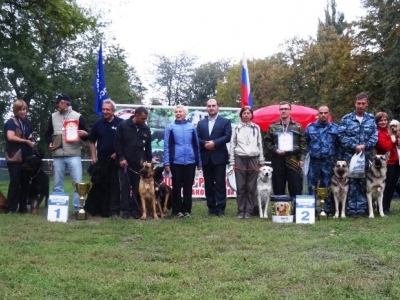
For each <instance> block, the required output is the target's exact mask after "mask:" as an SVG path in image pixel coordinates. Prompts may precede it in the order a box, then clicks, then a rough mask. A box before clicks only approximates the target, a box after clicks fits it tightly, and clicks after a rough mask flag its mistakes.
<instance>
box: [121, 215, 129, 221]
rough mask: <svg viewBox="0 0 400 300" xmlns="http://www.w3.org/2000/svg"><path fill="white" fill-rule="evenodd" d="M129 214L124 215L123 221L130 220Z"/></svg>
mask: <svg viewBox="0 0 400 300" xmlns="http://www.w3.org/2000/svg"><path fill="white" fill-rule="evenodd" d="M129 217H130V216H129V214H123V215H122V216H121V218H122V219H125V220H127V219H129Z"/></svg>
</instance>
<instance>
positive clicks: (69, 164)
mask: <svg viewBox="0 0 400 300" xmlns="http://www.w3.org/2000/svg"><path fill="white" fill-rule="evenodd" d="M53 170H54V191H55V192H64V175H65V171H68V172H69V175H70V176H71V181H72V182H76V183H80V182H82V161H81V157H80V156H61V157H53ZM73 204H74V209H75V210H79V208H80V207H81V203H80V202H79V195H78V193H76V192H74V194H73Z"/></svg>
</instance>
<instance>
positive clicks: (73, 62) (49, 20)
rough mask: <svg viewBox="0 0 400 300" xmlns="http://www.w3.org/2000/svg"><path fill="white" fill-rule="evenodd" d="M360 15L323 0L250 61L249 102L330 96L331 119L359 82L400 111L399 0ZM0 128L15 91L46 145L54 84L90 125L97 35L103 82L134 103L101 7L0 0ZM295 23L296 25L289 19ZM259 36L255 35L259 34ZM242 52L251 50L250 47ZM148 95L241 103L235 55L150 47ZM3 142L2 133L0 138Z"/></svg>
mask: <svg viewBox="0 0 400 300" xmlns="http://www.w3.org/2000/svg"><path fill="white" fill-rule="evenodd" d="M361 3H362V5H363V6H364V7H365V9H366V15H365V16H363V17H361V18H360V19H359V20H357V21H354V22H351V23H349V22H346V21H345V16H344V14H343V13H341V12H339V11H338V9H337V5H336V2H335V0H329V1H328V2H327V6H326V8H325V18H324V19H323V20H319V25H318V28H317V32H316V37H315V38H312V37H309V38H297V37H296V38H293V39H291V40H287V41H285V43H284V45H282V47H281V49H282V50H281V51H280V52H278V53H276V54H274V55H271V56H267V57H265V58H262V59H253V60H251V61H248V67H249V73H250V82H251V88H252V94H253V103H254V109H257V108H260V107H263V106H267V105H270V104H276V103H277V102H279V101H282V100H289V101H291V102H292V103H297V104H300V105H306V106H310V107H318V106H319V105H323V104H324V105H328V106H329V107H330V108H331V111H332V112H333V117H334V120H335V121H339V120H340V117H341V116H343V115H344V114H345V113H347V112H349V111H350V110H352V108H353V99H354V96H355V95H356V94H357V93H359V92H366V93H368V94H369V95H370V111H379V110H382V111H385V112H387V113H389V115H390V116H391V117H394V118H397V117H398V115H399V113H400V105H399V102H398V99H400V98H399V97H400V84H399V81H400V53H399V52H400V47H399V46H400V45H399V43H400V29H399V28H400V27H399V21H398V20H400V16H399V15H400V1H398V0H385V1H376V0H362V1H361ZM0 4H1V11H0V43H1V45H2V47H1V48H0V66H1V71H0V87H1V93H0V113H1V114H2V116H3V118H1V119H0V125H1V127H0V130H2V131H3V127H4V119H7V117H8V116H9V112H10V107H11V105H12V102H13V101H14V100H15V98H16V97H18V98H22V99H24V100H25V101H26V102H27V104H28V106H29V115H30V118H31V119H32V121H33V125H34V132H35V139H36V141H37V142H38V145H39V149H40V150H42V151H43V152H46V151H47V146H46V145H45V141H44V132H45V130H46V128H47V119H48V117H49V115H50V113H51V112H53V111H54V107H53V105H52V104H51V102H50V99H52V98H53V97H54V96H55V94H56V93H57V92H59V91H65V92H67V93H68V94H69V95H70V97H71V99H72V101H73V102H72V106H73V108H74V109H75V110H77V111H79V112H80V113H82V114H83V115H84V116H85V118H86V119H87V121H88V124H89V125H91V124H92V123H93V122H94V121H95V120H96V119H97V118H98V117H97V116H96V115H95V114H94V112H93V105H94V103H93V101H94V100H93V99H94V91H93V88H92V87H93V80H94V72H95V69H96V63H97V51H98V48H99V45H100V43H101V42H102V41H103V48H106V49H107V51H106V55H105V56H104V57H103V62H104V68H105V72H106V80H107V91H108V94H109V95H110V97H111V98H112V99H113V100H115V101H116V102H118V103H131V104H132V103H135V104H139V103H141V102H142V100H143V99H144V96H145V95H146V93H148V92H149V91H147V89H146V88H145V87H144V85H143V83H142V81H141V79H140V77H139V76H138V75H137V73H136V70H135V68H134V67H133V66H130V65H129V64H128V63H127V54H126V52H125V50H124V49H122V48H121V47H120V46H119V45H118V44H117V43H115V42H114V41H113V40H111V42H110V41H106V40H105V37H104V33H103V32H104V30H105V29H106V28H107V26H108V25H109V24H107V23H105V22H104V21H102V19H101V14H100V13H99V12H97V13H96V12H94V11H92V10H89V9H84V8H82V7H80V6H78V4H77V3H76V2H75V1H68V0H45V1H43V0H41V1H39V0H29V1H26V0H9V1H5V0H0ZM294 26H295V25H294ZM260 38H263V37H260ZM248 54H249V55H250V54H251V53H248ZM151 72H152V74H153V78H154V81H153V83H152V84H151V88H152V89H153V90H152V92H155V91H156V92H157V96H155V97H153V98H152V99H151V103H152V104H163V105H176V104H185V105H191V106H204V105H205V103H206V101H207V99H209V98H210V97H217V99H218V100H219V102H220V105H221V106H230V107H239V105H240V102H241V99H240V86H241V76H240V74H241V62H235V63H232V61H231V60H230V59H224V60H220V61H217V62H208V63H206V64H202V65H200V66H198V64H197V58H196V57H195V56H192V55H190V54H188V53H185V52H182V53H179V54H177V55H176V56H171V57H167V56H164V55H160V54H154V62H153V69H152V70H151ZM0 141H1V143H4V141H3V139H0Z"/></svg>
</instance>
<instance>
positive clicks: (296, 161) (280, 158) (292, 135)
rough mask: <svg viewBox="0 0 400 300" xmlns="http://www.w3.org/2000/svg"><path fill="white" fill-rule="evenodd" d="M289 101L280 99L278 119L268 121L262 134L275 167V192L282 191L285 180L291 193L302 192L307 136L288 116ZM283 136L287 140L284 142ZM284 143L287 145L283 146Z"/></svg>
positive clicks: (266, 153)
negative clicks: (288, 141) (287, 141)
mask: <svg viewBox="0 0 400 300" xmlns="http://www.w3.org/2000/svg"><path fill="white" fill-rule="evenodd" d="M290 113H291V104H290V103H289V102H286V101H282V102H280V103H279V114H280V117H281V118H280V120H278V121H276V122H274V123H272V124H271V125H269V128H268V131H267V133H266V134H265V137H264V144H265V147H264V151H265V155H266V156H267V157H270V158H271V165H272V168H273V169H274V176H272V187H273V190H274V194H275V195H285V192H286V182H287V186H288V190H289V195H290V196H291V197H296V195H301V194H302V190H303V171H302V169H301V168H302V167H303V165H304V159H305V156H306V153H307V145H306V140H305V138H304V131H303V129H302V128H301V125H300V124H299V123H297V122H295V121H293V120H292V119H291V118H290ZM286 138H289V139H290V143H282V144H281V142H285V140H286ZM287 146H291V147H290V149H287V150H284V149H282V148H285V147H287Z"/></svg>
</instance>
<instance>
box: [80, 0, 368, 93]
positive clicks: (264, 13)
mask: <svg viewBox="0 0 400 300" xmlns="http://www.w3.org/2000/svg"><path fill="white" fill-rule="evenodd" d="M77 2H78V4H79V5H82V6H84V7H92V8H93V7H95V9H102V10H103V11H105V12H107V13H105V14H103V15H104V18H105V20H108V21H110V20H111V21H112V23H111V25H110V27H109V28H108V30H107V31H108V33H107V36H108V37H107V39H109V41H107V40H106V41H105V42H104V45H103V55H107V43H108V42H113V43H114V42H116V43H118V44H120V46H121V47H122V48H123V49H125V50H126V52H127V54H128V59H127V61H128V63H129V64H130V65H132V66H133V67H135V69H136V71H137V73H138V75H139V77H140V78H141V80H142V82H143V83H144V85H145V86H146V87H149V85H148V84H149V82H150V81H151V75H150V74H151V72H150V70H151V69H152V68H153V62H154V61H155V60H154V57H153V55H154V54H161V55H166V56H175V55H178V54H179V53H182V52H186V53H187V54H189V55H193V56H196V57H197V58H198V64H202V63H206V62H215V61H217V60H220V59H231V60H232V61H233V62H235V63H236V62H239V61H240V60H241V59H242V57H243V55H245V57H246V58H247V59H253V58H264V57H266V56H269V55H272V54H275V53H277V52H278V51H280V50H281V49H283V48H280V46H281V45H282V44H284V43H285V40H289V39H292V38H294V37H300V38H305V39H307V38H308V37H309V36H312V37H315V34H316V31H317V26H318V19H321V20H324V18H325V17H324V9H325V8H326V5H327V0H241V1H238V0H113V1H102V2H100V1H98V0H96V1H95V0H78V1H77ZM336 4H337V10H338V11H339V12H343V13H344V15H345V20H346V21H354V20H357V19H359V18H360V17H361V16H363V15H365V11H364V9H363V8H362V7H361V2H360V0H336ZM112 37H114V38H115V40H112ZM105 73H106V77H107V70H105ZM250 80H251V75H250Z"/></svg>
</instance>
